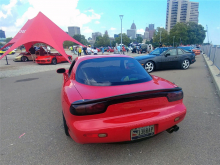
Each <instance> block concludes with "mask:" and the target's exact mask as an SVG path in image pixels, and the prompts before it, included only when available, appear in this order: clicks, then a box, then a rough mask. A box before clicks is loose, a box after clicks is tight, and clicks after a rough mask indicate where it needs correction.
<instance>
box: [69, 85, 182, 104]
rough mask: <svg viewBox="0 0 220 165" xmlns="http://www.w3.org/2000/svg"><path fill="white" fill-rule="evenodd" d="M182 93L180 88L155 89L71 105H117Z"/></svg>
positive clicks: (82, 101) (79, 101) (87, 100)
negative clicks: (107, 103)
mask: <svg viewBox="0 0 220 165" xmlns="http://www.w3.org/2000/svg"><path fill="white" fill-rule="evenodd" d="M175 91H182V88H180V87H175V88H168V89H157V90H148V91H141V92H134V93H127V94H123V95H116V96H111V97H105V98H99V99H84V100H77V101H75V102H73V103H72V105H84V104H92V103H98V102H109V103H110V104H117V103H122V102H127V101H134V100H142V99H147V98H155V97H167V94H168V93H170V92H175Z"/></svg>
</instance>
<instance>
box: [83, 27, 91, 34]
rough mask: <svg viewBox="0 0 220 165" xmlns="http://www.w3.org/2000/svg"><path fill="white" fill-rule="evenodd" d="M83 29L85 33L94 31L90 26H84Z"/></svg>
mask: <svg viewBox="0 0 220 165" xmlns="http://www.w3.org/2000/svg"><path fill="white" fill-rule="evenodd" d="M82 30H83V33H92V32H93V30H92V29H90V28H89V27H87V26H86V27H83V28H82Z"/></svg>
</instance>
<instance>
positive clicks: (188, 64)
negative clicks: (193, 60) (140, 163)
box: [181, 59, 190, 70]
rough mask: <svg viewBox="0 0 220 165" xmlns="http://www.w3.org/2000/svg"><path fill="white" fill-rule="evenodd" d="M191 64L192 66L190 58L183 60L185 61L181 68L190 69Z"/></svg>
mask: <svg viewBox="0 0 220 165" xmlns="http://www.w3.org/2000/svg"><path fill="white" fill-rule="evenodd" d="M189 66H190V62H189V60H188V59H185V60H183V62H182V63H181V68H182V69H184V70H186V69H188V68H189Z"/></svg>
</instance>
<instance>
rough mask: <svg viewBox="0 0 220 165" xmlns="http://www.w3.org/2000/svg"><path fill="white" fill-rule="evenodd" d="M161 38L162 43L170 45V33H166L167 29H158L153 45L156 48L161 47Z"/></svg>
mask: <svg viewBox="0 0 220 165" xmlns="http://www.w3.org/2000/svg"><path fill="white" fill-rule="evenodd" d="M160 36H161V43H164V44H165V45H168V44H169V35H168V32H167V31H166V29H164V28H160V27H158V28H157V29H156V30H155V32H154V37H153V45H155V46H154V47H157V46H159V43H160ZM151 43H152V41H151Z"/></svg>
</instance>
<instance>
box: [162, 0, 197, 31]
mask: <svg viewBox="0 0 220 165" xmlns="http://www.w3.org/2000/svg"><path fill="white" fill-rule="evenodd" d="M198 9H199V2H190V1H189V0H167V13H166V30H167V31H168V32H170V30H171V29H172V28H173V27H174V26H175V25H176V23H177V22H195V23H197V24H198V18H199V11H198Z"/></svg>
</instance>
